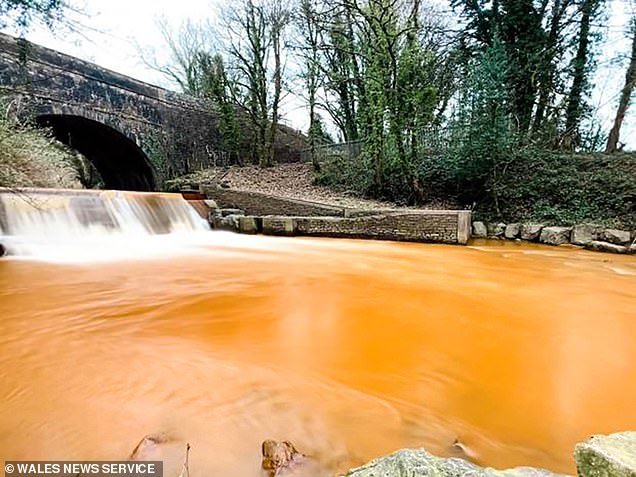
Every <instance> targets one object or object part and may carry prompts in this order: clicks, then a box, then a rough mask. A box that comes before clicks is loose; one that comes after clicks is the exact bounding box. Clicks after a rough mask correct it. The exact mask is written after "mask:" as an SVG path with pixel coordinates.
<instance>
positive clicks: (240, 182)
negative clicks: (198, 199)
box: [169, 163, 458, 209]
mask: <svg viewBox="0 0 636 477" xmlns="http://www.w3.org/2000/svg"><path fill="white" fill-rule="evenodd" d="M215 181H220V182H221V183H223V184H225V185H227V186H229V187H231V188H233V189H238V190H247V191H252V192H261V193H263V194H271V195H277V196H281V197H288V198H290V199H301V200H309V201H313V202H322V203H325V204H330V205H337V206H341V207H351V208H361V209H391V208H396V207H397V205H396V204H394V203H392V202H386V201H380V200H372V199H367V198H363V197H359V196H357V195H355V194H354V193H353V192H348V191H339V190H335V189H332V188H329V187H326V186H321V185H317V184H316V182H315V177H314V171H313V168H312V165H311V164H308V163H292V164H278V165H276V166H274V167H268V168H260V167H258V166H245V167H230V168H229V169H222V168H217V169H206V170H203V171H199V172H196V173H193V174H190V175H188V176H184V177H180V178H178V179H175V180H173V181H170V184H169V185H170V187H171V188H172V189H175V190H178V189H180V188H181V187H183V186H188V185H195V184H201V183H209V182H215ZM424 208H430V209H456V208H458V207H457V204H455V203H454V202H453V201H450V200H438V201H432V202H431V203H429V204H425V205H424Z"/></svg>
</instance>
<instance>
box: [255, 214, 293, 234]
mask: <svg viewBox="0 0 636 477" xmlns="http://www.w3.org/2000/svg"><path fill="white" fill-rule="evenodd" d="M295 232H296V223H295V222H294V219H293V218H291V217H277V216H268V217H263V233H264V234H265V235H294V233H295Z"/></svg>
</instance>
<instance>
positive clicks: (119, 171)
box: [37, 115, 156, 191]
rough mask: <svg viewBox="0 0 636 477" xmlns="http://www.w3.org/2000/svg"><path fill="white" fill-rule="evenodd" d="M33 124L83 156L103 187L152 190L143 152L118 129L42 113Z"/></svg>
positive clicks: (151, 171) (151, 174)
mask: <svg viewBox="0 0 636 477" xmlns="http://www.w3.org/2000/svg"><path fill="white" fill-rule="evenodd" d="M37 124H38V125H39V126H41V127H46V128H49V129H50V130H51V131H52V133H53V135H54V136H55V138H56V139H57V140H58V141H60V142H62V143H64V144H66V145H67V146H69V147H71V148H73V149H75V150H76V151H77V152H79V153H81V154H82V155H83V156H84V157H86V158H87V159H88V160H89V161H90V162H91V163H92V164H93V165H94V166H95V169H97V171H98V172H99V174H100V175H101V177H102V180H103V182H104V186H105V187H106V188H107V189H117V190H135V191H152V190H155V188H156V184H155V176H154V174H153V170H152V167H151V166H150V163H149V162H148V158H147V157H146V154H144V152H143V151H142V150H141V149H140V148H139V146H137V144H135V143H134V142H133V141H131V140H130V139H129V138H127V137H126V136H124V135H123V134H122V133H120V132H119V131H117V130H115V129H113V128H111V127H109V126H106V125H105V124H102V123H100V122H97V121H93V120H91V119H87V118H84V117H81V116H70V115H43V116H38V118H37Z"/></svg>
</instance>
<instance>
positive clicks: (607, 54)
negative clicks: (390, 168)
mask: <svg viewBox="0 0 636 477" xmlns="http://www.w3.org/2000/svg"><path fill="white" fill-rule="evenodd" d="M223 1H224V0H180V1H175V0H73V1H72V4H73V5H75V6H77V7H78V9H79V10H82V11H84V12H85V13H84V15H81V16H78V18H77V20H78V22H79V23H81V25H82V26H83V28H81V32H80V33H69V32H65V31H60V32H58V33H52V32H50V31H48V30H47V29H46V28H41V27H35V28H32V30H31V31H29V32H28V33H27V35H26V37H27V38H28V39H29V40H30V41H32V42H33V43H37V44H41V45H44V46H47V47H49V48H53V49H55V50H58V51H61V52H64V53H67V54H70V55H73V56H76V57H79V58H82V59H85V60H88V61H92V62H94V63H97V64H98V65H100V66H103V67H105V68H109V69H112V70H114V71H117V72H120V73H123V74H126V75H129V76H132V77H134V78H137V79H140V80H142V81H146V82H149V83H153V84H157V85H160V86H164V87H168V88H171V89H174V85H172V84H170V83H169V82H167V81H166V79H165V78H164V77H163V76H162V75H161V74H160V73H158V72H156V71H153V70H152V69H150V68H148V67H147V66H145V65H144V63H143V62H142V61H141V60H140V50H139V47H141V48H154V49H155V50H156V51H159V52H161V51H162V48H163V45H164V43H163V39H162V37H161V35H160V33H159V31H158V28H157V25H156V19H157V18H158V17H160V16H164V17H166V18H167V19H168V20H169V22H170V23H171V24H172V25H174V26H175V27H177V26H178V25H179V24H181V23H182V22H183V21H185V20H187V19H192V20H195V21H200V20H206V19H208V18H214V16H215V14H216V11H217V9H218V7H219V5H220V4H222V3H223ZM226 1H231V0H226ZM436 1H437V2H440V3H444V2H445V1H446V0H436ZM633 8H634V6H633V0H609V9H608V10H609V18H608V21H607V28H608V38H607V41H606V44H605V47H604V50H603V54H602V56H601V57H599V58H598V61H599V65H600V68H599V72H598V74H597V75H596V78H595V79H594V85H595V89H594V93H593V101H592V102H593V104H594V106H595V107H597V108H599V111H600V114H599V115H600V116H601V117H602V119H603V124H602V126H603V128H604V129H605V130H607V131H609V128H610V127H611V125H612V120H613V114H614V111H615V107H616V103H617V98H618V94H619V93H620V89H621V87H622V83H623V81H624V71H625V70H624V69H623V67H622V65H623V64H624V63H622V64H613V63H615V62H612V60H613V59H615V58H616V57H617V56H618V55H619V54H620V53H628V52H629V50H630V44H629V41H628V40H626V39H625V35H624V32H625V28H626V22H627V21H628V19H629V14H630V12H631V11H632V9H633ZM5 32H6V33H10V34H15V32H12V31H10V30H5ZM610 63H612V64H610ZM283 113H284V116H285V119H286V122H288V123H289V124H290V125H292V126H294V127H295V128H297V129H303V130H305V129H306V128H307V123H308V121H307V118H306V116H307V113H306V111H305V110H304V108H303V107H302V102H301V101H300V100H298V99H294V98H293V97H289V98H288V99H287V100H286V102H285V104H284V105H283ZM621 140H622V141H623V142H626V143H628V144H629V146H631V147H630V149H635V148H636V105H635V107H634V111H632V113H631V114H629V115H628V118H627V122H626V124H625V125H624V127H623V134H622V135H621Z"/></svg>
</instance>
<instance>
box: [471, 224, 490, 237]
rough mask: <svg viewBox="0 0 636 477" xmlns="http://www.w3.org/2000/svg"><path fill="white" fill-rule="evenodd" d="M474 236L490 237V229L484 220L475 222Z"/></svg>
mask: <svg viewBox="0 0 636 477" xmlns="http://www.w3.org/2000/svg"><path fill="white" fill-rule="evenodd" d="M473 237H475V238H486V237H488V229H487V228H486V224H484V223H483V222H473Z"/></svg>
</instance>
